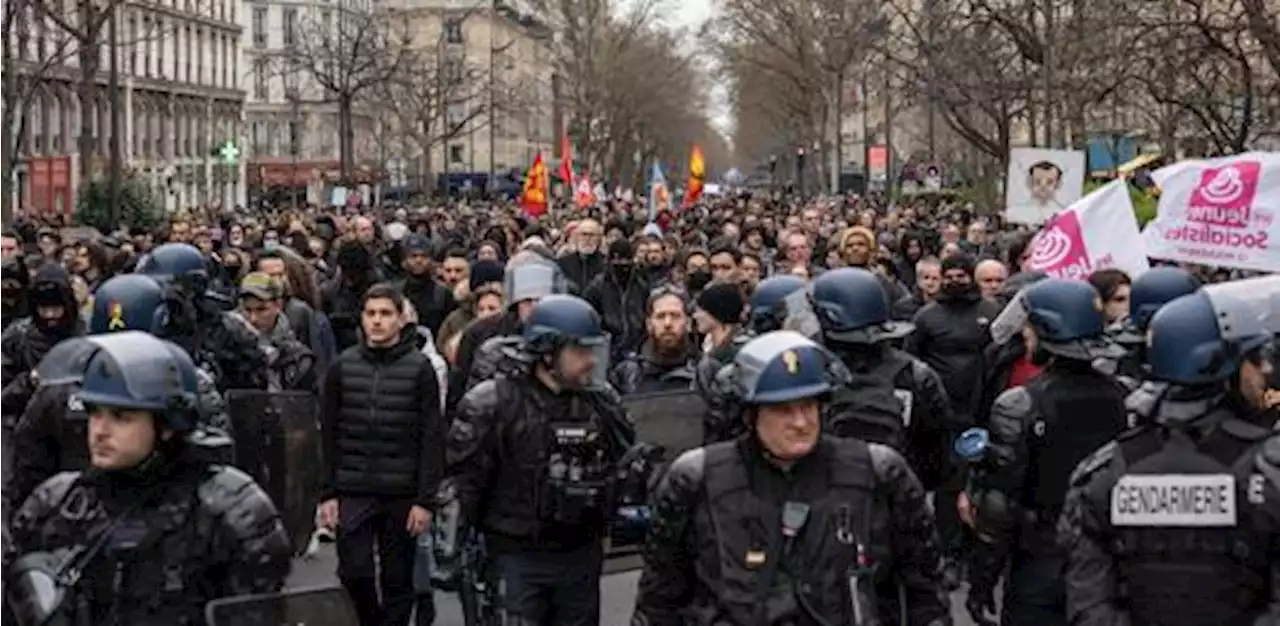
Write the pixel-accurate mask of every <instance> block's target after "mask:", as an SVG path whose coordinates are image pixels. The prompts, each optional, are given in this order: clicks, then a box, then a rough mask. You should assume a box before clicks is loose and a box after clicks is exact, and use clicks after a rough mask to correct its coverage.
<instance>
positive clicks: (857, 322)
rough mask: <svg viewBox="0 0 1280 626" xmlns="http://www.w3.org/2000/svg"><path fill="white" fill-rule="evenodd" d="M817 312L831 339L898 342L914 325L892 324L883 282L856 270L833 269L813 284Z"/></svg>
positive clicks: (865, 272)
mask: <svg viewBox="0 0 1280 626" xmlns="http://www.w3.org/2000/svg"><path fill="white" fill-rule="evenodd" d="M810 301H811V302H812V304H813V312H814V314H815V315H816V316H817V318H818V324H819V325H820V326H821V327H822V333H823V335H824V336H825V337H826V338H827V339H830V340H833V341H837V342H847V343H876V342H879V341H884V340H886V339H896V338H899V337H902V336H905V335H906V334H907V333H909V332H910V331H911V326H910V325H908V324H901V323H896V322H890V321H889V299H888V296H886V295H885V291H884V286H883V285H882V284H881V282H880V279H879V278H878V277H876V275H875V274H872V273H871V272H869V271H867V270H864V269H861V268H855V267H843V268H840V269H836V270H831V271H830V272H826V273H824V274H822V275H821V276H819V277H818V278H817V279H816V280H814V281H813V292H812V294H811V295H810Z"/></svg>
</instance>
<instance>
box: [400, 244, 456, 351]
mask: <svg viewBox="0 0 1280 626" xmlns="http://www.w3.org/2000/svg"><path fill="white" fill-rule="evenodd" d="M400 266H401V267H402V268H404V271H405V275H404V278H402V279H400V281H399V284H398V285H397V287H398V288H399V289H400V292H401V293H403V294H404V297H405V298H406V299H408V300H409V302H412V303H413V308H414V309H415V310H416V311H417V312H418V320H419V323H420V324H421V325H422V326H426V327H427V328H429V329H431V334H432V336H435V335H437V334H439V332H440V324H442V323H444V319H445V318H446V317H448V316H449V314H450V313H452V312H453V310H454V309H456V308H458V303H457V301H455V300H454V298H453V292H452V291H451V290H450V289H449V288H448V287H445V286H443V285H441V284H439V283H437V282H436V280H435V278H434V277H433V274H434V273H433V272H432V271H431V242H430V241H428V240H427V238H426V237H425V236H423V235H410V236H409V237H408V238H406V239H405V242H404V259H403V260H401V262H400Z"/></svg>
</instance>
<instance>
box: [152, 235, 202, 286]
mask: <svg viewBox="0 0 1280 626" xmlns="http://www.w3.org/2000/svg"><path fill="white" fill-rule="evenodd" d="M136 271H137V273H139V274H146V275H147V276H151V277H153V278H155V279H156V280H158V281H161V282H167V281H169V280H174V279H188V280H194V281H198V282H199V283H201V284H202V283H204V282H205V281H207V280H208V277H209V268H208V265H207V264H206V263H205V258H204V255H203V254H201V253H200V249H199V248H196V247H195V246H193V245H191V244H186V243H166V244H164V245H162V246H159V247H157V248H156V249H154V250H152V251H151V252H149V253H147V254H146V255H144V256H143V257H142V258H141V259H139V260H138V267H137V269H136Z"/></svg>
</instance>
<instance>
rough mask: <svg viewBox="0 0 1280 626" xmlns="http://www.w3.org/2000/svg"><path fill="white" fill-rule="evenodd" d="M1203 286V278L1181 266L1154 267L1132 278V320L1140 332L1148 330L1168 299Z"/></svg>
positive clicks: (1134, 326) (1132, 323) (1130, 320)
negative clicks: (1152, 319) (1154, 316)
mask: <svg viewBox="0 0 1280 626" xmlns="http://www.w3.org/2000/svg"><path fill="white" fill-rule="evenodd" d="M1199 288H1200V281H1198V280H1196V277H1195V276H1192V275H1191V273H1190V272H1188V271H1186V270H1184V269H1182V268H1180V267H1153V268H1151V269H1149V270H1147V271H1145V272H1143V273H1142V274H1141V275H1140V276H1138V277H1137V278H1136V279H1134V281H1133V285H1132V286H1131V287H1130V289H1129V324H1130V326H1132V328H1133V330H1134V331H1136V332H1137V333H1139V334H1141V333H1145V332H1147V325H1148V324H1150V323H1151V316H1153V315H1155V314H1156V311H1158V310H1159V309H1160V307H1162V306H1164V305H1165V304H1166V303H1167V302H1169V301H1171V300H1173V299H1174V298H1178V297H1180V296H1185V295H1187V294H1189V293H1192V292H1194V291H1195V290H1197V289H1199Z"/></svg>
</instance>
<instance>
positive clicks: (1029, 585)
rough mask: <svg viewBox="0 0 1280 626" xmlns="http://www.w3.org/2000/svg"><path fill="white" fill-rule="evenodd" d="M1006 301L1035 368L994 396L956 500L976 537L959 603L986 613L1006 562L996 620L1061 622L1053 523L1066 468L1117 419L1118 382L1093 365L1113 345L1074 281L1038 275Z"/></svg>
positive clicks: (1091, 298)
mask: <svg viewBox="0 0 1280 626" xmlns="http://www.w3.org/2000/svg"><path fill="white" fill-rule="evenodd" d="M1009 306H1011V307H1019V309H1017V310H1020V311H1021V312H1023V313H1024V314H1025V316H1026V324H1025V327H1024V331H1023V332H1024V333H1029V334H1030V335H1031V339H1030V341H1029V344H1030V345H1031V350H1032V359H1033V362H1035V363H1036V364H1038V365H1041V366H1043V368H1044V369H1043V370H1042V371H1041V373H1040V374H1039V375H1038V376H1036V377H1034V378H1032V379H1031V380H1030V381H1029V382H1027V383H1026V384H1025V385H1022V386H1019V387H1014V388H1012V389H1009V390H1008V391H1005V392H1004V393H1002V394H1000V396H998V397H997V398H996V401H995V404H994V405H993V406H992V408H991V421H990V445H989V446H987V449H986V450H985V454H984V456H983V457H982V460H981V462H979V463H977V464H975V466H974V468H973V472H972V475H971V476H970V479H969V484H968V486H967V489H966V493H965V494H963V495H962V497H961V502H960V504H961V509H962V512H966V515H968V518H969V521H970V522H971V523H972V525H973V527H974V530H975V531H976V533H977V535H978V541H975V542H974V544H973V545H972V546H971V554H970V558H972V559H973V561H972V562H971V564H970V565H971V567H970V570H969V583H970V590H969V599H968V608H969V611H970V613H971V614H973V616H974V618H975V619H978V620H980V621H982V620H985V615H984V614H985V613H986V612H994V608H995V607H994V604H995V600H994V593H995V584H996V582H997V580H998V578H999V576H1000V573H1001V572H1002V571H1003V570H1004V567H1005V565H1006V564H1008V565H1009V566H1010V569H1009V573H1008V576H1007V580H1006V588H1005V593H1004V611H1003V620H1004V624H1006V626H1011V625H1022V624H1035V625H1036V626H1053V625H1055V624H1066V618H1065V613H1064V607H1063V586H1062V581H1061V574H1062V568H1063V566H1064V563H1065V555H1064V554H1062V551H1061V550H1060V549H1059V548H1058V547H1057V546H1056V544H1055V540H1054V534H1053V529H1054V523H1055V522H1056V520H1057V519H1058V514H1059V513H1061V510H1062V502H1063V498H1064V496H1065V495H1066V490H1067V479H1068V478H1069V477H1070V475H1071V471H1072V469H1073V468H1075V466H1076V464H1078V463H1079V462H1080V461H1081V460H1082V459H1084V458H1085V457H1087V456H1088V455H1089V454H1091V453H1092V452H1093V451H1094V450H1097V449H1098V448H1099V447H1100V446H1101V445H1102V444H1104V443H1106V442H1107V441H1110V440H1111V439H1112V438H1114V437H1115V436H1116V435H1117V434H1119V433H1120V431H1122V430H1123V429H1124V428H1125V426H1126V417H1125V408H1124V400H1125V394H1126V390H1125V388H1124V386H1123V385H1121V384H1120V383H1119V382H1117V381H1116V380H1115V379H1114V378H1112V377H1110V376H1108V375H1106V374H1104V373H1102V372H1100V371H1098V370H1096V369H1095V368H1094V365H1093V361H1094V360H1095V359H1102V358H1116V357H1117V356H1118V354H1119V349H1118V347H1116V346H1115V345H1114V344H1111V343H1110V342H1108V341H1107V340H1106V338H1105V337H1104V322H1103V315H1102V304H1101V299H1100V297H1099V296H1098V294H1097V292H1096V291H1095V290H1094V289H1093V287H1092V286H1090V285H1089V284H1088V283H1086V282H1084V281H1079V280H1066V279H1059V278H1048V279H1045V280H1042V281H1040V282H1038V283H1036V284H1034V285H1031V286H1030V287H1027V288H1026V290H1025V291H1023V292H1022V294H1021V295H1020V296H1019V297H1018V298H1015V300H1014V302H1012V303H1010V305H1009ZM1004 315H1005V314H1003V313H1002V315H1001V316H1002V317H1003V316H1004ZM969 503H972V509H971V513H972V514H971V515H969V514H968V511H969V509H970V507H969Z"/></svg>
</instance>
